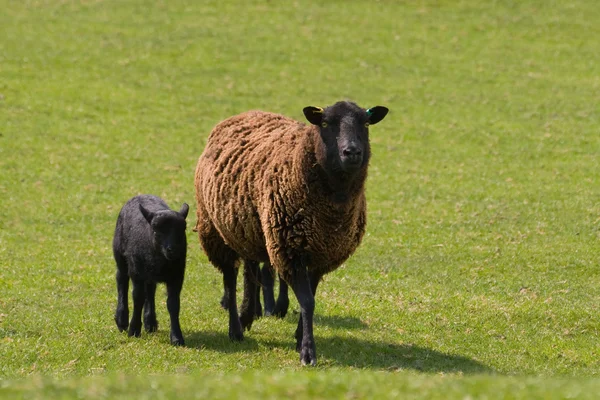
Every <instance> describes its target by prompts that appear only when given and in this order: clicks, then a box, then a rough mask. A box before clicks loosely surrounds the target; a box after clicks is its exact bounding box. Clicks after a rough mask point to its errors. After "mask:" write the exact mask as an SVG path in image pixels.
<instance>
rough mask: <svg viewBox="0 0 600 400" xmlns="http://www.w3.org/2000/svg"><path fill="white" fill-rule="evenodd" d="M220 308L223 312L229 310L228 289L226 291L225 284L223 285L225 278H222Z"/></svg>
mask: <svg viewBox="0 0 600 400" xmlns="http://www.w3.org/2000/svg"><path fill="white" fill-rule="evenodd" d="M237 273H238V270H237V269H236V270H235V275H236V277H237ZM221 307H223V309H225V310H229V289H227V284H225V276H223V297H221Z"/></svg>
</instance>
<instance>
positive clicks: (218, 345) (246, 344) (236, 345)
mask: <svg viewBox="0 0 600 400" xmlns="http://www.w3.org/2000/svg"><path fill="white" fill-rule="evenodd" d="M185 345H186V346H187V347H190V348H196V349H211V350H215V351H220V352H222V353H240V352H250V351H257V350H258V343H257V342H256V340H255V339H253V338H252V336H251V335H250V334H248V332H245V333H244V340H243V341H242V342H234V341H232V340H230V339H229V335H228V334H227V332H207V331H201V332H192V333H188V334H187V335H186V337H185Z"/></svg>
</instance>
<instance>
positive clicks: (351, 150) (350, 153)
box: [342, 145, 362, 157]
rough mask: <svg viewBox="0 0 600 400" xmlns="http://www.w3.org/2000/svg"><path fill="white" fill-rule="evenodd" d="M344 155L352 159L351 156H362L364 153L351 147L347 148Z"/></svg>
mask: <svg viewBox="0 0 600 400" xmlns="http://www.w3.org/2000/svg"><path fill="white" fill-rule="evenodd" d="M342 153H343V154H344V155H345V156H346V157H351V156H355V157H356V156H360V155H361V154H362V151H361V150H360V149H359V148H358V147H357V146H354V145H350V146H348V147H346V148H345V149H344V150H343V151H342Z"/></svg>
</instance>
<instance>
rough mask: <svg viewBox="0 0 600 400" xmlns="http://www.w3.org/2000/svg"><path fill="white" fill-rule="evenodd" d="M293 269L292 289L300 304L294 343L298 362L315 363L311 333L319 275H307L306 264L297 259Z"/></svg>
mask: <svg viewBox="0 0 600 400" xmlns="http://www.w3.org/2000/svg"><path fill="white" fill-rule="evenodd" d="M293 271H294V274H293V276H292V289H293V290H294V294H295V295H296V298H297V299H298V303H299V304H300V320H299V321H298V328H297V329H296V343H297V348H298V351H299V352H300V362H301V363H302V365H307V364H310V365H316V364H317V350H316V347H315V338H314V335H313V315H314V311H315V297H314V291H316V289H317V285H318V281H319V278H320V277H319V276H315V275H312V276H310V277H309V274H308V271H307V268H306V266H305V265H304V264H303V263H302V262H301V261H299V260H298V261H297V262H296V265H294V266H293ZM313 282H316V283H313ZM313 289H314V290H313Z"/></svg>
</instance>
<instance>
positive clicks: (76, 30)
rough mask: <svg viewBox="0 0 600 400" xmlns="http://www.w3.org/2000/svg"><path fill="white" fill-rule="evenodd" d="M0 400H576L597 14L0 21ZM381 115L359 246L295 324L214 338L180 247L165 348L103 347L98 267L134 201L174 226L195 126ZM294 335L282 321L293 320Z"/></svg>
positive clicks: (472, 0) (149, 7)
mask: <svg viewBox="0 0 600 400" xmlns="http://www.w3.org/2000/svg"><path fill="white" fill-rule="evenodd" d="M0 9H2V10H3V11H2V12H1V13H0V26H2V32H3V33H2V35H1V36H0V208H1V209H2V216H1V217H0V379H1V381H0V397H2V396H4V397H7V398H30V397H34V398H35V397H36V396H37V398H73V397H84V398H102V397H109V398H131V396H132V395H135V394H140V396H142V395H143V396H145V397H147V398H177V397H182V396H183V397H186V398H187V397H190V398H191V397H194V396H197V397H203V396H208V397H221V398H229V397H240V396H247V397H260V398H276V397H279V398H280V397H281V396H284V395H285V396H290V397H297V398H315V397H321V398H329V397H338V398H341V397H348V398H352V397H358V398H362V397H373V398H375V397H379V398H393V397H397V398H423V397H428V398H440V399H441V398H465V397H468V396H471V397H472V398H490V399H495V398H499V399H500V398H523V399H525V398H527V399H529V398H536V397H538V398H593V396H594V394H595V393H598V389H600V379H598V378H597V377H598V375H599V374H600V361H599V360H600V337H599V333H600V316H599V315H600V313H599V305H600V290H599V288H600V268H599V267H598V255H599V254H600V243H599V240H598V239H599V235H600V231H599V230H600V225H599V224H600V200H599V199H600V185H599V181H600V165H599V164H600V162H599V157H598V154H599V153H600V136H599V135H598V132H599V131H600V121H599V115H600V109H599V108H598V93H600V41H599V40H598V37H600V8H599V7H598V6H597V4H596V1H593V0H573V1H569V2H566V1H558V0H556V1H555V0H551V1H542V0H525V1H519V2H516V1H508V0H496V1H483V0H479V1H476V0H455V1H451V0H437V1H436V0H423V1H418V2H392V1H378V2H358V1H341V0H340V1H321V2H285V1H284V2H267V1H258V2H253V3H252V4H249V3H247V2H234V1H203V2H186V1H178V0H175V1H162V2H157V1H143V0H130V1H42V0H40V1H22V2H17V1H11V0H0ZM346 98H349V99H352V100H354V101H356V102H358V103H359V104H360V105H362V106H365V107H369V106H374V105H378V104H380V105H385V106H387V107H389V108H390V110H391V111H390V114H389V115H388V117H387V118H386V119H385V120H384V121H383V122H382V123H380V124H378V125H377V126H374V127H373V128H372V129H371V142H372V153H373V155H372V161H371V167H370V171H369V179H368V184H367V196H368V201H369V223H368V230H367V235H366V236H365V239H364V241H363V244H362V245H361V247H360V248H359V250H358V251H357V253H356V254H355V255H354V256H353V257H352V258H351V259H350V260H348V262H347V263H346V264H345V265H344V266H343V267H341V268H340V269H339V270H338V271H336V272H334V273H332V274H331V275H329V276H327V277H326V279H325V282H324V283H323V284H322V285H321V286H320V287H319V292H318V295H317V307H316V321H315V338H316V343H317V353H318V357H319V366H318V367H317V370H316V371H313V370H310V369H307V368H302V367H301V366H300V362H299V359H298V355H297V353H295V351H294V341H293V335H292V334H293V331H294V329H295V324H296V320H297V317H298V316H297V314H296V313H295V312H291V313H290V315H288V317H286V318H285V319H283V320H276V319H272V318H269V319H264V318H263V319H261V320H259V321H257V322H255V324H254V325H253V327H252V330H251V332H249V333H248V334H247V335H246V340H245V341H244V342H243V343H231V342H230V341H229V340H228V338H227V315H226V313H225V312H223V311H222V310H221V309H220V308H219V305H218V300H219V298H220V295H221V291H222V287H221V286H222V285H221V276H220V275H219V274H218V272H217V271H216V270H215V269H214V268H213V267H212V266H210V264H209V263H208V261H207V259H206V257H205V255H204V254H203V253H202V251H201V250H200V248H199V245H198V241H197V238H196V237H195V235H194V234H193V232H191V227H192V226H193V214H194V213H193V212H192V213H190V216H192V217H191V219H190V221H189V223H188V226H189V228H190V229H188V240H189V251H188V261H187V266H188V269H187V275H186V282H185V285H184V289H183V294H182V315H181V322H182V329H183V332H184V335H185V337H186V343H187V347H185V348H174V347H172V346H170V345H169V344H168V342H169V340H168V331H167V327H168V314H167V312H166V309H165V308H166V307H165V306H164V297H163V292H164V291H163V290H162V289H161V293H159V296H158V297H157V298H158V299H160V306H158V310H157V312H158V319H159V323H160V326H159V332H158V333H157V334H154V335H147V334H145V333H143V334H142V337H141V338H139V339H132V338H127V337H126V335H124V334H120V333H119V332H118V331H117V329H116V326H115V324H114V321H113V313H114V307H115V304H116V288H115V284H114V271H115V266H114V261H113V259H112V253H111V248H110V243H111V240H112V234H113V229H114V224H115V221H116V216H117V214H118V211H119V209H120V207H121V206H122V205H123V204H124V203H125V202H126V201H127V199H129V198H130V197H132V196H133V195H135V194H138V193H153V194H157V195H160V196H162V197H164V198H165V199H166V200H167V202H168V203H169V204H170V205H171V206H172V207H177V208H178V207H179V206H180V205H181V203H182V202H184V201H186V202H188V203H189V204H190V205H191V206H192V210H194V206H193V203H194V188H193V173H194V168H195V164H196V160H197V158H198V157H199V155H200V154H201V152H202V150H203V147H204V144H205V142H206V138H207V136H208V133H209V132H210V130H211V128H212V127H213V126H214V125H215V124H216V123H218V122H219V121H220V120H222V119H224V118H226V117H227V116H230V115H233V114H236V113H239V112H243V111H246V110H248V109H264V110H269V111H274V112H280V113H283V114H286V115H289V116H292V117H295V118H298V119H303V117H302V111H301V110H302V108H303V107H305V106H307V105H316V106H326V105H329V104H332V103H333V102H335V101H337V100H340V99H346ZM291 309H292V311H297V309H298V306H297V303H296V302H295V299H293V300H292V304H291Z"/></svg>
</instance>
